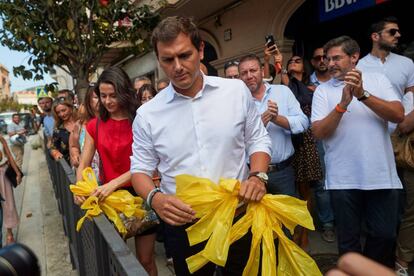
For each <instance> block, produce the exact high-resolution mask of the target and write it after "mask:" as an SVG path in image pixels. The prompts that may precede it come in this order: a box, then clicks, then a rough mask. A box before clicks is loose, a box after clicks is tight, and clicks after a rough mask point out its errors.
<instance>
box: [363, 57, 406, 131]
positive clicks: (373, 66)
mask: <svg viewBox="0 0 414 276" xmlns="http://www.w3.org/2000/svg"><path fill="white" fill-rule="evenodd" d="M357 68H358V69H360V70H362V71H364V72H373V73H382V74H384V75H385V76H386V77H387V78H388V79H389V80H390V81H391V84H392V86H393V87H394V89H395V90H396V91H397V92H398V95H400V99H401V102H402V104H403V106H404V112H405V114H408V113H410V112H411V111H412V110H413V108H414V98H413V93H406V94H404V93H405V89H406V88H407V87H411V86H414V63H413V61H412V60H411V59H409V58H407V57H405V56H401V55H397V54H394V53H389V55H388V56H387V57H386V58H385V61H384V62H382V60H381V59H380V58H379V57H376V56H374V55H372V54H371V53H369V54H368V55H366V56H365V57H363V58H362V59H360V60H359V61H358V65H357ZM396 127H397V124H394V123H390V124H389V132H390V133H392V132H393V131H394V130H395V128H396Z"/></svg>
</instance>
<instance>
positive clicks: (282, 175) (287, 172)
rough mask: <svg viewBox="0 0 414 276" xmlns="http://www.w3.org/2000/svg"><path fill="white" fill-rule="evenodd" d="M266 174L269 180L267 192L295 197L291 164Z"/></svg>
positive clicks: (293, 172) (293, 173) (293, 174)
mask: <svg viewBox="0 0 414 276" xmlns="http://www.w3.org/2000/svg"><path fill="white" fill-rule="evenodd" d="M268 176H269V180H268V183H267V192H268V193H269V194H273V195H277V194H281V195H289V196H294V197H297V193H296V187H295V171H294V170H293V167H292V166H291V165H290V166H287V167H286V168H284V169H283V170H281V171H276V172H271V173H269V174H268Z"/></svg>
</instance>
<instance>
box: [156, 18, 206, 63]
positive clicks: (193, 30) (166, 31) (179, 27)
mask: <svg viewBox="0 0 414 276" xmlns="http://www.w3.org/2000/svg"><path fill="white" fill-rule="evenodd" d="M180 33H183V34H185V35H188V36H189V37H190V40H191V43H192V44H193V45H194V47H195V48H196V49H197V50H198V49H200V45H201V42H202V40H201V36H200V33H199V31H198V28H197V26H196V24H195V23H194V21H193V19H192V18H191V17H184V16H170V17H167V18H165V19H164V20H162V21H161V22H160V23H159V24H158V25H157V27H156V28H155V29H154V31H153V32H152V37H151V42H152V46H153V47H154V50H155V54H156V55H157V56H158V49H157V43H158V42H169V41H172V40H174V39H176V38H177V36H178V35H179V34H180Z"/></svg>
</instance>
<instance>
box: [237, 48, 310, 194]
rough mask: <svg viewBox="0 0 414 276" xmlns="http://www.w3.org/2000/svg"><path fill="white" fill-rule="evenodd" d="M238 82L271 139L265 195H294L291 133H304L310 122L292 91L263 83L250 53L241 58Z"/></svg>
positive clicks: (256, 62)
mask: <svg viewBox="0 0 414 276" xmlns="http://www.w3.org/2000/svg"><path fill="white" fill-rule="evenodd" d="M239 72H240V79H241V80H242V81H244V83H245V84H246V85H247V87H248V88H249V90H250V92H251V94H252V96H253V98H254V102H255V104H256V107H257V110H258V111H259V113H260V114H262V116H261V117H262V121H263V123H264V125H265V126H266V129H267V131H268V132H269V135H270V138H271V139H272V159H271V164H270V165H269V169H268V174H269V183H268V189H267V190H268V192H270V193H273V194H286V195H290V196H294V195H296V192H295V173H294V170H293V167H292V165H291V161H292V157H293V153H294V152H295V150H294V148H293V145H292V140H291V134H298V133H302V132H304V131H305V130H306V129H307V128H308V127H309V120H308V118H307V117H306V115H305V114H304V113H303V112H302V110H301V108H300V104H299V102H298V101H297V100H296V98H295V96H294V95H293V93H292V91H290V89H289V88H288V87H287V86H284V85H269V84H267V83H265V82H263V76H264V73H263V69H262V66H261V62H260V59H259V58H258V57H257V56H256V55H254V54H249V55H246V56H244V57H242V58H241V59H240V63H239Z"/></svg>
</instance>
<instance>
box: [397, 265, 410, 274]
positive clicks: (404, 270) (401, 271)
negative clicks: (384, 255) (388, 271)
mask: <svg viewBox="0 0 414 276" xmlns="http://www.w3.org/2000/svg"><path fill="white" fill-rule="evenodd" d="M395 273H396V274H397V276H410V275H409V274H408V267H404V266H402V265H401V264H400V263H399V262H395Z"/></svg>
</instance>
